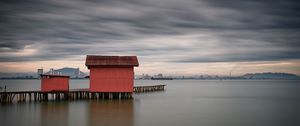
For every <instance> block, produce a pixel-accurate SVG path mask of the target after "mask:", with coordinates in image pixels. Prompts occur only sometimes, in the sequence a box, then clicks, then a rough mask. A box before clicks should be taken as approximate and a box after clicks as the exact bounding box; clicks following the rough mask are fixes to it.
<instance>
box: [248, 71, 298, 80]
mask: <svg viewBox="0 0 300 126" xmlns="http://www.w3.org/2000/svg"><path fill="white" fill-rule="evenodd" d="M242 77H243V78H245V79H282V80H300V77H299V76H297V75H295V74H289V73H271V72H267V73H248V74H245V75H243V76H242Z"/></svg>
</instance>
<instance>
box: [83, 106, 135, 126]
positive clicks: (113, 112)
mask: <svg viewBox="0 0 300 126" xmlns="http://www.w3.org/2000/svg"><path fill="white" fill-rule="evenodd" d="M89 106H90V107H89V109H90V110H89V114H88V118H89V121H88V122H89V125H90V126H119V125H122V126H132V125H133V100H122V101H118V100H105V101H91V102H90V104H89Z"/></svg>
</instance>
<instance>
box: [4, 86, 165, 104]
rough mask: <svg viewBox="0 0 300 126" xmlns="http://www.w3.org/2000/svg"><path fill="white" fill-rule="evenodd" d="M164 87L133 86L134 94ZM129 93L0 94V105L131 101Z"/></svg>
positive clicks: (37, 92)
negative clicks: (77, 101)
mask: <svg viewBox="0 0 300 126" xmlns="http://www.w3.org/2000/svg"><path fill="white" fill-rule="evenodd" d="M165 86H166V85H153V86H135V87H134V93H145V92H154V91H163V90H164V87H165ZM132 98H133V97H132V93H131V92H90V91H89V89H76V90H69V91H48V92H45V91H13V92H0V103H13V102H17V103H20V102H38V101H63V100H64V101H65V100H70V101H74V100H104V99H119V100H121V99H132Z"/></svg>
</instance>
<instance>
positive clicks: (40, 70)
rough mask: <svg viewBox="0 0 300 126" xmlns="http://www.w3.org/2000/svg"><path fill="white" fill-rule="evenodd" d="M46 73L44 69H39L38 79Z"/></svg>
mask: <svg viewBox="0 0 300 126" xmlns="http://www.w3.org/2000/svg"><path fill="white" fill-rule="evenodd" d="M43 73H44V71H43V69H37V76H38V78H40V77H41V76H40V75H42V74H43Z"/></svg>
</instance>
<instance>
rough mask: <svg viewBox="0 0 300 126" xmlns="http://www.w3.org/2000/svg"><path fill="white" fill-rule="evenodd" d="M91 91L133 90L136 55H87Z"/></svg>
mask: <svg viewBox="0 0 300 126" xmlns="http://www.w3.org/2000/svg"><path fill="white" fill-rule="evenodd" d="M85 65H86V66H87V67H88V69H89V70H90V91H91V92H130V93H131V92H133V81H134V67H135V66H138V65H139V63H138V60H137V57H136V56H94V55H87V57H86V62H85Z"/></svg>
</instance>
